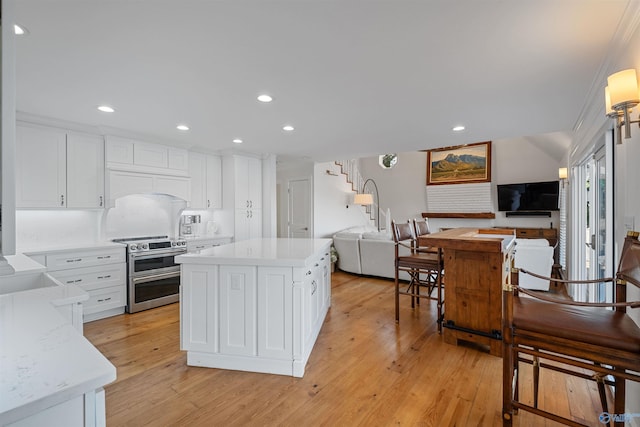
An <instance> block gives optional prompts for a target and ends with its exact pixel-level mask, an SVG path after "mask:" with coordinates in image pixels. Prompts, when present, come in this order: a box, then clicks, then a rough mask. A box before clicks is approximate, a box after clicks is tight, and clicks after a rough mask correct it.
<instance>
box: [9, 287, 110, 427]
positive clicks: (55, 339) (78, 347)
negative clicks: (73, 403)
mask: <svg viewBox="0 0 640 427" xmlns="http://www.w3.org/2000/svg"><path fill="white" fill-rule="evenodd" d="M87 298H88V294H87V293H86V292H84V291H83V290H82V289H80V288H78V287H76V286H73V285H68V286H51V287H46V288H39V289H33V290H28V291H22V292H15V293H10V294H5V295H0V425H5V424H9V423H12V422H14V421H17V420H20V419H22V418H24V417H26V416H29V415H32V414H34V413H36V412H39V411H41V410H43V409H46V408H48V407H50V406H53V405H57V404H59V403H62V402H64V401H67V400H69V399H72V398H73V397H76V396H80V395H82V394H83V393H86V392H89V391H92V390H96V389H98V388H100V387H103V386H104V385H106V384H108V383H110V382H112V381H114V380H115V379H116V368H115V367H114V366H113V365H112V364H111V363H110V362H109V361H108V360H107V359H106V358H105V357H104V356H103V355H102V354H101V353H100V352H99V351H98V350H97V349H96V348H95V347H94V346H93V345H92V344H91V343H90V342H89V341H88V340H87V339H86V338H84V337H83V336H82V334H81V333H79V332H78V331H77V330H76V329H75V328H74V327H73V326H72V325H71V324H70V323H69V322H68V321H67V320H66V319H65V318H64V317H63V316H62V315H61V314H60V313H59V312H58V311H57V310H56V308H55V306H56V305H63V304H73V303H76V302H80V301H83V300H86V299H87Z"/></svg>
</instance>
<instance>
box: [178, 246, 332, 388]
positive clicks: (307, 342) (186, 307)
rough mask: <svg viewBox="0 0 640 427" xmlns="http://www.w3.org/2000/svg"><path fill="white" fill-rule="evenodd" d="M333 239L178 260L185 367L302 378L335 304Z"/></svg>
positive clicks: (231, 249)
mask: <svg viewBox="0 0 640 427" xmlns="http://www.w3.org/2000/svg"><path fill="white" fill-rule="evenodd" d="M330 244H331V240H329V239H277V238H272V239H252V240H244V241H241V242H236V243H231V244H228V245H223V246H219V247H215V248H211V249H206V250H202V251H200V252H199V253H197V254H186V255H181V256H179V257H176V261H177V262H179V263H181V264H182V281H181V290H180V292H181V294H180V308H181V316H180V323H181V325H180V327H181V349H182V350H186V351H187V364H188V365H191V366H204V367H211V368H222V369H235V370H243V371H253V372H264V373H273V374H282V375H292V376H295V377H302V376H303V374H304V369H305V365H306V363H307V360H308V358H309V355H310V354H311V350H312V349H313V345H314V343H315V341H316V338H317V337H318V334H319V332H320V329H321V327H322V324H323V322H324V318H325V316H326V314H327V311H328V309H329V307H330V305H331V275H330V273H329V272H330V256H329V247H330Z"/></svg>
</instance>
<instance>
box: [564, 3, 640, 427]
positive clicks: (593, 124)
mask: <svg viewBox="0 0 640 427" xmlns="http://www.w3.org/2000/svg"><path fill="white" fill-rule="evenodd" d="M631 9H632V10H630V11H629V13H628V14H627V16H626V19H627V20H628V21H629V22H623V23H622V25H621V27H622V28H627V26H628V28H630V29H629V31H628V32H627V31H621V32H619V34H616V35H615V36H621V37H622V38H623V40H621V41H619V43H614V42H616V41H618V40H616V39H614V42H612V49H611V52H610V54H611V57H610V58H606V61H605V63H604V64H603V65H604V66H603V68H602V70H601V73H600V75H599V76H596V78H597V83H596V84H595V85H594V89H593V90H592V92H591V93H590V94H588V95H589V96H588V101H587V104H588V105H587V107H586V108H585V109H584V113H583V115H582V117H580V120H579V123H582V126H581V127H580V128H579V129H578V131H577V132H576V135H575V138H574V139H573V141H572V145H571V149H570V153H571V156H570V158H569V164H570V165H572V166H574V165H576V164H578V163H579V162H580V161H581V160H583V159H584V157H585V156H587V155H589V153H590V152H591V151H593V148H594V146H595V145H596V144H597V143H598V142H600V141H601V140H602V137H603V135H604V132H606V131H607V130H609V129H611V128H612V127H613V126H612V125H613V121H612V120H611V119H607V118H606V117H605V115H604V100H603V99H604V96H603V92H604V91H603V88H604V86H605V85H606V77H607V76H608V75H609V74H612V73H614V72H617V71H620V70H624V69H627V68H635V69H636V70H638V71H640V28H639V27H638V25H639V23H638V22H637V16H638V14H639V13H640V5H639V4H637V3H636V4H634V5H633V6H632V7H631ZM637 118H638V110H637V108H634V112H633V115H632V119H637ZM631 135H632V137H631V138H630V139H625V140H624V142H623V144H622V145H616V147H615V149H614V165H615V166H614V168H615V170H614V175H615V176H614V212H615V214H614V234H615V255H614V256H615V259H616V260H618V259H619V256H620V249H621V248H622V243H623V239H624V235H625V233H626V230H625V227H624V223H625V219H627V218H632V219H633V222H634V225H635V226H634V228H635V230H640V197H639V192H638V183H639V182H640V170H639V168H638V164H639V163H640V129H638V126H637V125H633V126H632V129H631ZM571 215H576V213H575V212H571V213H570V216H571ZM569 224H571V221H569ZM569 238H571V236H569ZM568 253H569V254H571V253H572V251H571V250H570V248H569V252H568ZM627 300H629V301H631V300H640V291H638V289H637V288H634V287H633V286H631V287H630V289H629V291H628V295H627ZM629 315H630V316H631V317H632V318H633V319H634V320H635V322H636V323H638V324H640V309H634V310H629ZM626 400H627V402H626V403H627V405H626V409H627V412H628V413H640V384H638V383H637V382H631V381H627V399H626ZM631 425H635V426H640V418H638V417H636V418H634V419H632V420H631Z"/></svg>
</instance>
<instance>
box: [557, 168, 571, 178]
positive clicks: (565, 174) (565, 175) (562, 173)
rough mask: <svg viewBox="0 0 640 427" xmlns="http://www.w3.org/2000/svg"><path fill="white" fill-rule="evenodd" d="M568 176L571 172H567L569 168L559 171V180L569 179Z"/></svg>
mask: <svg viewBox="0 0 640 427" xmlns="http://www.w3.org/2000/svg"><path fill="white" fill-rule="evenodd" d="M568 176H569V171H568V170H567V168H559V169H558V178H559V179H567V177H568Z"/></svg>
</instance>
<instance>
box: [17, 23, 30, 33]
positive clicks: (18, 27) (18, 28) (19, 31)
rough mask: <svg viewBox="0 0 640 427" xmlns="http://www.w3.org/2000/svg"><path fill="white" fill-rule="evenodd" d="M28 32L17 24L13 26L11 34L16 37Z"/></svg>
mask: <svg viewBox="0 0 640 427" xmlns="http://www.w3.org/2000/svg"><path fill="white" fill-rule="evenodd" d="M28 32H29V31H27V29H26V28H25V27H23V26H20V25H18V24H13V34H15V35H16V36H24V35H25V34H27V33H28Z"/></svg>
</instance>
